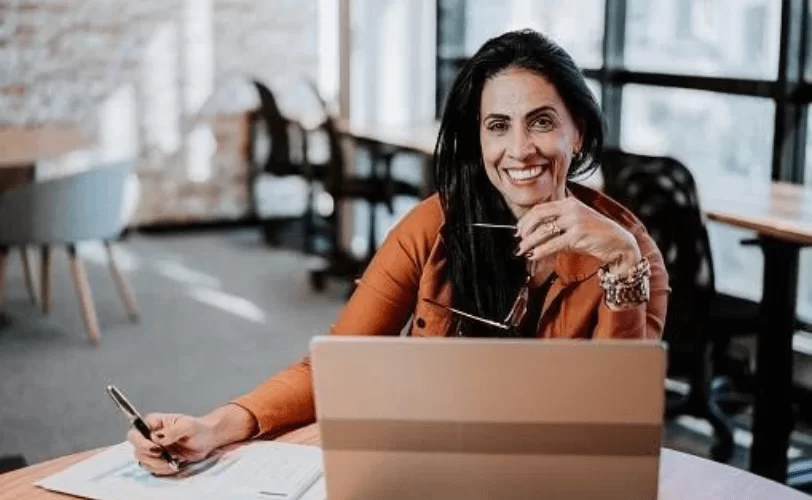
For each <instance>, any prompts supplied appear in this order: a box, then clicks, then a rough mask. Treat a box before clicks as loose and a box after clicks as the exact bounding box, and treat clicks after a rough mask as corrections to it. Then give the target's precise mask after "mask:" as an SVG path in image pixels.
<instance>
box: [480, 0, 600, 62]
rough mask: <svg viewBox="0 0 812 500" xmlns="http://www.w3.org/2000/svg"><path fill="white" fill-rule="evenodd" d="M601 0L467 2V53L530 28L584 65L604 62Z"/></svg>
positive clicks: (481, 0) (490, 0)
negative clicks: (504, 36)
mask: <svg viewBox="0 0 812 500" xmlns="http://www.w3.org/2000/svg"><path fill="white" fill-rule="evenodd" d="M603 5H604V2H603V1H602V0H569V1H567V2H562V1H559V0H509V1H504V2H493V1H492V0H468V1H467V2H466V3H465V52H466V55H468V56H470V55H472V54H474V52H476V51H477V49H479V47H480V46H481V45H482V44H483V43H484V42H485V41H486V40H487V39H488V38H491V37H493V36H497V35H500V34H502V33H504V32H505V31H509V30H514V29H521V28H531V29H534V30H536V31H539V32H541V33H544V34H545V35H547V36H549V37H550V38H552V39H553V40H555V41H556V42H557V43H558V44H559V45H561V46H562V47H564V49H566V50H567V52H569V53H570V55H572V57H573V58H574V59H575V62H576V63H577V64H578V65H579V66H581V67H588V68H596V67H599V66H600V65H601V61H602V56H601V50H602V44H603V17H604V14H603V12H604V11H603Z"/></svg>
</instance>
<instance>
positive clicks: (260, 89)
mask: <svg viewBox="0 0 812 500" xmlns="http://www.w3.org/2000/svg"><path fill="white" fill-rule="evenodd" d="M253 83H254V87H256V89H257V93H258V94H259V100H260V105H261V114H262V118H263V120H264V121H265V127H266V130H267V132H268V138H269V139H270V142H271V145H270V154H269V155H268V158H267V160H266V162H265V165H264V170H265V171H266V172H269V173H272V174H276V175H289V174H291V172H290V171H289V166H290V164H291V137H290V134H289V125H290V120H288V119H287V118H286V117H285V116H284V115H283V114H282V111H281V110H280V109H279V104H278V103H277V101H276V97H275V96H274V94H273V92H272V91H271V89H270V88H268V86H267V85H265V84H264V83H262V82H260V81H257V80H253Z"/></svg>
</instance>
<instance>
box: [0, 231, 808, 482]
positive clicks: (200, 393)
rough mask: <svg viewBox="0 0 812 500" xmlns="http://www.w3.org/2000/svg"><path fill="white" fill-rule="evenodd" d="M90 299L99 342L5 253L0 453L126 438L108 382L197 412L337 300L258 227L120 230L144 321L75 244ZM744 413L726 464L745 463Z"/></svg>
mask: <svg viewBox="0 0 812 500" xmlns="http://www.w3.org/2000/svg"><path fill="white" fill-rule="evenodd" d="M80 252H81V254H82V256H83V258H84V259H85V262H86V263H87V268H88V275H89V281H90V285H91V287H92V289H93V293H94V296H95V299H96V308H97V310H98V316H99V323H100V326H101V330H102V341H101V344H100V345H99V346H98V347H94V346H93V345H92V344H90V343H89V341H88V340H87V337H86V335H85V333H84V328H83V324H82V321H81V317H80V315H79V307H78V304H77V300H76V296H75V293H74V290H73V288H72V282H71V280H70V274H69V269H68V265H67V257H66V256H65V254H64V252H61V251H56V252H54V255H53V257H52V259H53V262H54V270H53V283H54V285H53V294H52V295H53V310H52V311H51V313H50V314H49V315H47V316H45V315H43V314H42V313H41V312H40V311H39V310H38V309H36V308H35V307H34V306H33V305H32V304H31V303H30V302H29V300H28V298H27V295H26V292H25V288H24V286H23V280H22V273H21V266H20V261H19V258H16V256H15V255H12V256H11V258H10V265H9V277H8V282H7V286H6V305H5V319H6V321H7V322H8V324H7V325H6V326H4V327H2V328H0V456H2V455H18V454H19V455H23V456H24V458H25V460H26V461H27V462H28V463H29V464H30V463H36V462H40V461H42V460H47V459H50V458H53V457H57V456H60V455H64V454H67V453H73V452H77V451H80V450H85V449H88V448H93V447H98V446H104V445H109V444H112V443H116V442H118V441H121V440H123V439H124V435H125V433H126V431H127V422H126V420H125V419H124V418H123V417H122V415H121V414H120V413H119V412H118V410H117V409H116V407H115V406H114V405H113V403H112V402H111V401H110V400H109V399H108V397H107V396H106V394H105V392H104V388H105V386H106V385H107V384H111V383H113V384H116V385H117V386H118V387H119V388H120V389H121V390H122V391H123V392H124V393H125V394H126V395H127V396H128V397H129V398H130V400H131V401H132V402H133V403H134V404H135V405H136V406H137V407H138V408H139V409H141V410H142V412H144V413H147V412H151V411H167V412H186V413H192V414H200V413H203V412H206V411H208V410H210V409H212V408H214V407H216V406H218V405H219V404H222V403H223V402H226V401H228V400H229V398H232V397H234V396H237V395H239V394H241V393H242V392H244V391H246V390H249V389H251V388H252V387H253V386H254V385H255V384H256V383H258V382H260V381H261V380H263V379H264V378H265V377H267V376H268V375H269V374H272V373H274V372H276V371H277V370H279V369H281V368H282V367H284V366H285V365H287V364H288V363H290V362H293V361H294V360H296V359H297V358H298V357H299V356H300V355H302V354H303V353H304V352H305V350H306V348H307V344H308V341H309V339H310V338H311V337H312V336H313V335H317V334H323V333H325V332H326V329H327V326H328V325H329V324H330V322H331V321H332V320H333V319H334V317H335V315H336V314H337V312H338V311H339V309H340V307H341V305H342V303H343V301H344V299H345V288H344V287H343V286H342V285H340V284H338V283H332V284H330V285H329V286H328V288H327V290H325V291H324V292H323V293H321V294H315V293H313V292H311V290H310V288H309V284H308V279H307V273H306V272H305V270H304V268H305V266H306V263H307V262H306V259H305V258H304V257H303V256H302V255H301V254H299V253H297V252H294V251H290V250H284V249H279V248H269V247H267V246H265V245H263V244H262V242H261V239H260V236H259V234H258V232H257V231H254V230H250V229H249V230H237V231H220V232H206V233H197V234H188V233H187V234H184V235H169V236H167V235H141V234H136V235H132V236H131V237H129V238H128V239H127V240H125V241H124V242H122V244H120V245H119V246H118V247H117V255H119V260H120V262H121V264H122V267H123V268H124V269H125V270H126V272H127V274H128V276H129V277H130V280H131V284H132V286H133V289H134V290H135V292H136V296H137V299H138V302H139V306H140V309H141V312H142V320H141V321H140V322H139V323H137V324H134V323H130V322H129V321H128V319H127V316H126V314H125V312H124V309H123V307H122V305H121V303H120V302H119V299H118V295H117V294H116V291H115V288H114V286H113V282H112V280H111V278H110V276H109V274H108V271H107V267H106V260H105V255H104V252H103V248H101V247H99V246H95V245H90V244H89V245H86V246H83V247H80ZM746 427H747V423H746V421H742V428H741V429H739V430H738V431H737V433H736V441H737V447H736V453H735V456H734V458H733V460H732V463H733V464H734V465H737V466H740V467H744V466H746V464H747V449H748V445H749V441H750V438H751V436H750V434H749V432H747V430H746ZM709 436H710V428H709V426H707V424H705V422H703V421H701V420H696V419H692V418H688V417H682V418H680V419H678V420H677V421H676V422H671V423H669V424H668V425H667V426H666V429H665V439H666V445H667V446H669V447H673V448H677V449H681V450H683V451H688V452H690V453H695V454H699V455H705V454H706V453H707V450H708V447H709V444H710V439H709ZM810 451H812V436H810V435H808V434H806V433H800V432H796V433H795V436H794V442H793V448H792V450H791V451H790V453H791V454H792V456H810V457H812V453H810Z"/></svg>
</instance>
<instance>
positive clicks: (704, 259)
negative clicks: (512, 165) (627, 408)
mask: <svg viewBox="0 0 812 500" xmlns="http://www.w3.org/2000/svg"><path fill="white" fill-rule="evenodd" d="M602 173H603V177H604V191H605V193H606V194H607V195H609V196H610V197H612V198H613V199H615V200H617V201H618V202H620V203H621V204H623V205H624V206H626V207H627V208H629V209H630V210H631V211H632V212H633V213H635V215H637V216H638V218H640V220H641V221H642V222H643V223H644V224H645V226H646V228H647V229H648V231H649V233H650V234H651V236H652V238H653V239H654V241H655V242H656V243H657V246H658V247H659V249H660V251H661V252H662V254H663V258H664V260H665V265H666V268H667V270H668V274H669V282H670V285H671V288H672V292H671V294H670V297H669V303H668V314H667V318H666V323H665V331H664V333H663V337H664V340H665V341H666V342H667V343H668V346H669V370H668V372H669V376H670V377H675V378H686V379H687V380H688V383H689V386H690V391H689V393H688V395H687V396H681V395H677V394H673V393H669V394H668V395H667V396H668V399H667V405H666V408H667V409H666V416H667V418H673V417H676V416H679V415H682V414H688V415H692V416H697V417H700V418H704V419H706V420H707V421H708V422H710V424H711V425H712V426H713V429H714V431H715V442H714V444H713V446H712V448H711V456H712V457H713V458H714V459H715V460H719V461H723V462H726V461H728V460H729V459H730V457H731V455H732V453H733V434H732V431H733V425H732V422H731V421H730V419H729V418H728V416H727V415H726V414H725V412H724V411H723V410H722V408H721V407H720V406H719V404H720V402H721V401H722V400H724V399H725V397H727V399H728V400H733V401H734V402H739V403H740V405H739V406H741V405H746V403H747V401H746V398H745V400H744V401H741V399H742V398H741V395H731V394H728V393H727V392H726V391H728V390H729V387H730V384H729V383H726V382H727V381H726V379H724V378H720V377H719V375H720V371H719V370H718V368H720V364H721V362H722V361H720V360H723V359H724V358H725V355H724V349H725V348H726V347H727V345H728V344H729V341H730V338H731V337H732V336H734V335H739V334H752V333H754V332H755V331H756V329H757V328H758V325H759V321H760V318H761V316H760V311H759V305H758V304H757V303H755V302H752V301H748V300H744V299H738V298H736V297H730V296H724V295H721V294H719V293H717V292H716V288H715V274H714V267H713V259H712V256H711V249H710V242H709V239H708V232H707V228H706V226H705V224H704V222H703V218H702V212H701V210H700V207H699V200H698V197H697V189H696V184H695V182H694V179H693V176H692V175H691V172H690V171H689V170H688V169H687V168H686V167H685V165H683V164H682V163H680V162H679V161H677V160H674V159H672V158H667V157H655V156H645V155H638V154H631V153H626V152H622V151H618V150H607V151H605V153H604V156H603V160H602ZM712 357H713V358H714V359H715V361H716V362H714V363H712V362H711V359H712ZM725 368H727V369H729V366H726V367H725ZM728 396H729V397H728ZM734 396H735V397H734ZM730 406H733V405H730Z"/></svg>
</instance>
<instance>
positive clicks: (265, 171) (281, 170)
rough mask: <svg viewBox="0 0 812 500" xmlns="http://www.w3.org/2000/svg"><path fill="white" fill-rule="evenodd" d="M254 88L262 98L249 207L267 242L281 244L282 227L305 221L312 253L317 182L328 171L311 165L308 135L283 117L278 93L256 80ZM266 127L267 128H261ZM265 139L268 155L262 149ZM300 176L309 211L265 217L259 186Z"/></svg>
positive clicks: (254, 132) (253, 131)
mask: <svg viewBox="0 0 812 500" xmlns="http://www.w3.org/2000/svg"><path fill="white" fill-rule="evenodd" d="M253 84H254V87H255V88H256V90H257V93H258V95H259V98H260V108H259V109H258V110H257V111H255V112H254V113H252V114H251V116H250V122H249V129H250V130H249V136H250V140H249V147H248V149H249V151H248V157H249V158H250V160H251V168H250V169H249V175H248V188H249V189H248V190H249V206H250V210H251V212H252V214H253V215H254V216H255V217H257V219H258V221H259V224H260V227H261V228H262V232H263V236H264V238H265V241H266V242H268V243H272V242H275V241H277V238H278V233H279V231H280V230H281V228H282V227H284V226H285V225H286V224H289V223H291V222H295V221H298V222H301V223H302V224H303V228H304V234H305V238H304V250H305V251H306V252H307V251H309V247H310V244H311V242H310V241H309V240H308V238H307V235H308V234H310V233H312V230H311V228H310V227H309V224H311V223H312V221H313V213H312V212H313V204H312V202H311V201H312V197H313V191H314V189H315V183H316V182H318V181H323V179H324V175H325V172H324V169H323V167H320V166H318V165H316V166H311V165H309V164H308V163H307V154H306V149H307V134H306V131H305V130H304V128H303V127H302V126H301V125H300V124H299V123H298V122H297V121H295V120H291V119H289V118H287V117H286V116H284V115H283V114H282V111H281V110H280V108H279V105H278V103H277V100H276V97H275V96H274V93H273V92H272V91H271V89H270V88H268V86H267V85H265V84H264V83H262V82H260V81H258V80H254V81H253ZM260 124H263V125H264V127H261V126H260ZM263 139H264V140H265V142H266V144H267V152H265V151H261V150H260V148H259V147H258V146H259V144H261V143H262V140H263ZM289 176H294V177H299V178H302V179H304V180H305V182H306V184H307V190H308V193H307V204H306V207H305V212H304V213H303V214H298V215H279V216H277V215H270V216H269V215H263V214H262V213H261V212H262V210H260V205H261V203H260V200H258V199H257V193H256V191H257V189H256V186H257V185H258V183H260V182H261V181H263V180H265V179H268V178H283V177H289Z"/></svg>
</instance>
